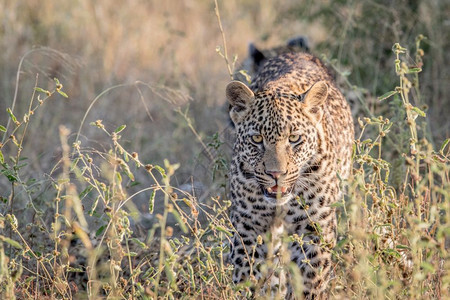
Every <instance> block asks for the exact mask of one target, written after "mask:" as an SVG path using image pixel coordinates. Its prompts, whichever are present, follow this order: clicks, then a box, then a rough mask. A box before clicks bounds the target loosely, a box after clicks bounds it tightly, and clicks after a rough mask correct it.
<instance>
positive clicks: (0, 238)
mask: <svg viewBox="0 0 450 300" xmlns="http://www.w3.org/2000/svg"><path fill="white" fill-rule="evenodd" d="M0 240H3V241H4V242H6V243H8V244H10V245H11V246H13V247H14V248H17V249H22V245H20V244H19V243H18V242H16V241H15V240H12V239H10V238H7V237H4V236H2V235H0Z"/></svg>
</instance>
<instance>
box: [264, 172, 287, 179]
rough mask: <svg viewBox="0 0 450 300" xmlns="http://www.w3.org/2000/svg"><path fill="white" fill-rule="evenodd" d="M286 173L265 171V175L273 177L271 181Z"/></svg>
mask: <svg viewBox="0 0 450 300" xmlns="http://www.w3.org/2000/svg"><path fill="white" fill-rule="evenodd" d="M286 173H287V172H280V171H266V174H268V175H270V176H272V177H273V179H278V178H280V177H281V176H282V175H285V174H286Z"/></svg>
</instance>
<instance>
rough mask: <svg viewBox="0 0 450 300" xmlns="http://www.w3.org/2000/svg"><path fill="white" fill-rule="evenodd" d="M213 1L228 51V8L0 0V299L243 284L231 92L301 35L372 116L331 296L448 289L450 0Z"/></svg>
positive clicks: (157, 294)
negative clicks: (229, 183)
mask: <svg viewBox="0 0 450 300" xmlns="http://www.w3.org/2000/svg"><path fill="white" fill-rule="evenodd" d="M219 5H220V15H221V21H222V25H223V33H224V34H225V37H226V45H227V47H226V49H225V48H224V43H223V40H222V32H221V31H220V29H219V25H218V20H217V17H216V13H215V10H214V8H215V5H214V1H175V0H171V1H144V0H129V1H127V2H126V5H125V4H118V3H116V2H115V1H114V2H113V1H106V0H98V1H87V0H82V1H37V0H23V1H3V2H2V4H0V20H1V23H0V50H1V54H0V66H1V70H2V72H1V73H0V82H1V86H0V90H1V92H2V93H1V95H2V101H1V102H0V139H1V140H0V143H1V144H0V151H1V152H0V163H1V164H0V200H1V201H0V298H1V299H14V298H18V299H28V298H30V299H31V298H34V299H44V298H48V299H53V298H55V299H70V298H78V299H85V298H87V297H90V298H91V299H96V298H106V297H108V298H117V299H121V298H127V299H133V298H135V299H141V298H142V299H155V298H184V299H191V298H193V299H197V298H206V299H218V298H219V299H233V298H236V297H239V295H240V294H241V293H244V292H245V291H247V290H248V288H249V285H250V283H249V284H243V285H240V286H235V285H233V284H232V282H231V269H230V268H231V267H230V266H229V265H227V262H226V255H227V251H228V246H227V240H228V237H229V236H230V232H232V230H233V228H232V226H231V224H230V222H229V220H228V218H227V207H228V206H229V205H230V203H229V201H228V200H227V191H226V173H227V164H228V162H227V161H228V157H229V154H230V137H229V136H228V133H229V130H228V129H229V128H228V121H227V116H226V110H227V108H226V105H225V100H224V87H225V85H226V83H227V82H228V81H229V80H230V75H229V68H230V69H231V70H232V69H233V68H234V67H235V66H238V65H239V64H240V63H241V62H242V60H243V59H244V58H245V55H246V53H245V51H246V47H247V44H248V42H250V41H255V42H256V43H257V44H258V45H260V46H261V47H270V46H274V45H280V44H282V43H284V42H285V41H286V40H288V39H289V38H291V37H293V36H296V35H305V36H307V37H308V38H309V40H310V43H311V48H312V49H313V52H314V53H315V54H316V55H318V56H319V57H321V58H322V59H323V60H324V61H325V62H326V63H327V64H328V65H329V66H330V68H332V69H334V71H335V73H336V78H337V82H338V83H339V84H340V85H341V88H342V89H343V91H344V92H345V94H346V95H347V96H348V98H349V100H350V101H351V102H352V104H353V111H354V114H355V120H358V119H359V121H358V122H357V124H355V125H356V126H357V128H358V129H357V131H358V134H357V136H356V137H355V139H356V141H355V148H354V149H355V150H354V162H355V165H354V172H353V176H352V177H351V178H350V179H349V180H348V182H343V184H344V185H346V186H347V195H346V197H345V199H344V200H343V201H342V203H338V204H336V206H337V208H338V216H339V229H338V230H339V242H338V245H337V247H336V249H335V252H334V259H335V262H336V269H335V278H334V279H333V281H332V282H331V285H332V287H331V289H330V290H331V293H332V295H333V298H335V299H349V298H352V299H447V298H449V297H450V292H449V288H450V286H449V285H450V277H449V274H448V272H447V270H448V269H450V262H449V253H448V251H449V247H450V244H449V234H450V227H449V224H450V219H449V218H450V199H449V191H450V185H449V178H448V176H449V164H448V163H449V151H450V150H449V145H448V139H447V138H448V137H449V135H450V134H449V132H450V124H449V120H450V118H448V115H449V114H450V112H449V108H450V103H449V100H448V99H449V97H450V85H449V84H448V82H449V79H450V78H449V68H448V65H449V64H450V51H449V46H450V45H449V43H450V42H449V41H450V28H449V27H450V25H449V24H450V19H449V16H450V4H448V2H447V1H444V0H435V1H413V0H410V1H406V0H403V1H402V0H397V1H388V0H379V1H366V0H364V1H308V0H304V1H283V2H281V3H280V2H279V1H262V2H260V1H220V2H219ZM425 37H426V38H425ZM403 47H404V48H403ZM225 50H226V53H227V56H228V60H229V61H228V65H227V64H226V62H225V60H224V57H223V56H224V54H225ZM55 78H57V79H55ZM124 125H126V126H124ZM287 238H289V237H287Z"/></svg>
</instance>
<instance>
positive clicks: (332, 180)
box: [225, 51, 354, 299]
mask: <svg viewBox="0 0 450 300" xmlns="http://www.w3.org/2000/svg"><path fill="white" fill-rule="evenodd" d="M258 55H259V58H258V63H257V64H254V66H257V68H256V69H254V70H253V71H252V72H254V74H253V76H252V80H251V83H250V85H249V86H248V85H247V84H246V83H244V82H242V81H239V80H233V81H231V82H230V83H228V85H227V86H226V92H225V93H226V98H227V100H228V103H229V106H230V109H229V117H230V119H231V121H232V122H233V124H234V127H235V141H234V145H233V149H232V156H231V163H230V169H229V190H230V192H229V194H230V199H231V203H232V204H231V208H230V220H231V223H232V224H233V226H234V229H235V230H234V233H233V236H232V238H231V241H230V249H231V250H230V254H229V261H230V263H231V265H232V266H233V275H232V280H233V282H234V283H235V284H239V283H244V282H250V283H253V284H252V286H253V288H252V289H251V290H250V292H249V293H250V296H251V297H254V298H258V297H259V296H261V295H269V297H270V298H281V299H327V298H328V297H329V291H328V288H327V287H328V286H329V281H330V280H331V278H332V273H333V261H332V250H333V247H334V246H335V244H336V228H337V221H336V211H335V209H336V203H338V202H339V201H341V200H342V197H343V188H342V182H343V181H345V179H347V178H348V177H349V176H350V174H351V164H352V148H353V146H352V144H353V140H354V125H353V118H352V114H351V111H350V107H349V104H348V103H347V101H346V99H345V97H344V96H343V94H342V92H341V91H340V89H339V88H338V86H337V85H336V83H335V80H334V78H333V76H332V74H331V72H330V70H329V69H328V68H327V67H326V66H325V65H324V64H323V63H322V61H321V60H320V59H319V58H317V57H316V56H314V55H312V54H310V53H308V52H305V51H281V52H280V53H278V54H275V55H272V56H270V57H264V53H263V52H261V51H260V52H259V54H258ZM269 262H270V263H269ZM291 266H295V268H296V270H297V271H298V272H297V273H295V272H294V271H292V270H293V269H292V267H291ZM295 274H300V278H301V280H300V281H301V282H300V283H299V282H298V280H295V278H298V277H295V276H294V275H295ZM258 287H260V288H259V289H257V288H258ZM258 291H259V292H258ZM258 293H259V294H258Z"/></svg>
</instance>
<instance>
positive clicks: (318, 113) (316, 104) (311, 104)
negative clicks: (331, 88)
mask: <svg viewBox="0 0 450 300" xmlns="http://www.w3.org/2000/svg"><path fill="white" fill-rule="evenodd" d="M327 98H328V84H327V83H326V82H325V81H318V82H316V83H314V84H313V86H312V87H311V88H310V89H309V91H308V92H307V93H306V96H305V100H304V102H303V103H304V105H305V108H306V110H307V111H308V112H309V113H310V114H311V115H312V116H313V118H314V119H315V120H316V121H317V123H319V122H320V121H321V120H322V116H323V104H324V103H325V100H327Z"/></svg>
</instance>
